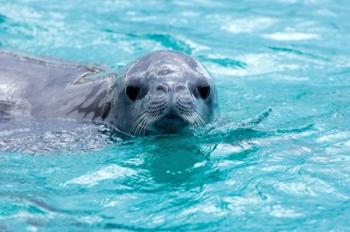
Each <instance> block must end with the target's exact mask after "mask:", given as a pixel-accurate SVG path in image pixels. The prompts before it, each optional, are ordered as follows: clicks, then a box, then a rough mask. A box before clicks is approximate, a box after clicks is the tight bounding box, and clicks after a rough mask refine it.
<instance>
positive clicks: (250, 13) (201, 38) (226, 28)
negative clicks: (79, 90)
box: [0, 0, 350, 231]
mask: <svg viewBox="0 0 350 232" xmlns="http://www.w3.org/2000/svg"><path fill="white" fill-rule="evenodd" d="M349 20H350V6H349V4H348V2H347V1H345V0H337V1H332V0H266V1H257V0H256V1H243V0H236V1H230V0H222V1H206V0H195V1H153V0H151V1H141V0H139V1H138V0H135V1H112V0H106V1H83V0H80V1H78V0H77V1H68V0H64V1H39V0H36V1H27V0H13V1H5V0H0V49H1V50H7V51H13V52H17V53H24V54H29V55H32V56H48V57H55V58H58V59H64V60H71V61H77V62H83V63H96V64H104V65H106V66H107V67H110V68H112V69H114V70H116V71H117V70H118V69H119V68H121V67H123V66H124V65H125V64H127V63H128V62H130V61H131V60H133V59H134V58H136V57H138V56H140V55H142V54H144V53H146V52H150V51H153V50H158V49H174V50H179V51H183V52H185V53H188V54H190V55H192V56H193V57H195V58H196V59H198V60H199V61H200V62H202V63H203V64H204V65H205V66H206V67H207V68H208V70H209V71H210V73H211V74H212V75H213V77H214V78H215V81H216V83H217V88H218V91H219V108H220V109H219V111H220V117H219V118H218V119H216V120H215V121H214V122H213V124H212V125H210V126H209V127H208V128H204V129H203V130H198V131H197V132H196V133H195V134H194V135H188V134H184V135H174V136H164V137H155V138H154V137H150V138H137V139H131V140H128V139H126V140H125V139H123V138H119V137H116V136H114V135H113V134H111V133H110V132H109V131H108V129H107V128H104V127H103V126H100V125H89V124H78V123H73V122H69V123H68V122H45V123H43V122H34V121H29V120H28V121H15V122H11V123H4V122H2V123H0V151H1V153H0V231H2V230H4V231H23V230H24V229H25V230H28V231H37V230H38V231H46V230H52V231H86V230H104V229H115V230H122V231H123V230H124V231H128V230H132V231H133V230H139V231H148V230H159V231H237V230H239V231H244V230H246V231H251V230H259V231H275V230H276V231H280V230H287V231H307V230H316V231H346V230H348V228H350V220H349V219H350V217H349V215H350V187H349V186H350V155H349V154H350V123H349V117H350V98H349V96H350V85H349V75H350V55H349V54H350V48H349V41H350V34H349V32H350V26H349V23H348V22H349ZM0 82H1V79H0ZM0 88H1V84H0Z"/></svg>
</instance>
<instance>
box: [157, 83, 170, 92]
mask: <svg viewBox="0 0 350 232" xmlns="http://www.w3.org/2000/svg"><path fill="white" fill-rule="evenodd" d="M156 90H157V91H161V92H164V93H166V92H168V87H167V86H165V85H158V86H157V88H156Z"/></svg>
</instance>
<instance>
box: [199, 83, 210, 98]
mask: <svg viewBox="0 0 350 232" xmlns="http://www.w3.org/2000/svg"><path fill="white" fill-rule="evenodd" d="M198 93H199V95H200V96H201V98H203V99H207V98H208V97H209V94H210V87H209V86H200V87H198Z"/></svg>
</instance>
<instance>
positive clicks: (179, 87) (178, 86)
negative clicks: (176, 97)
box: [175, 85, 186, 92]
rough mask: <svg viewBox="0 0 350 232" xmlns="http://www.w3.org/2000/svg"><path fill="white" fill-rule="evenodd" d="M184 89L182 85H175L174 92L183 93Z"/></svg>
mask: <svg viewBox="0 0 350 232" xmlns="http://www.w3.org/2000/svg"><path fill="white" fill-rule="evenodd" d="M185 89H186V87H185V86H184V85H177V86H176V87H175V92H181V91H184V90H185Z"/></svg>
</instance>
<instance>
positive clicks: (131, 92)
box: [126, 85, 140, 101]
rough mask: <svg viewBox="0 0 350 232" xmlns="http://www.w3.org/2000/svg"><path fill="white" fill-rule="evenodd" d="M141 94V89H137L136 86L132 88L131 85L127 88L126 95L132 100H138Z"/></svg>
mask: <svg viewBox="0 0 350 232" xmlns="http://www.w3.org/2000/svg"><path fill="white" fill-rule="evenodd" d="M139 94H140V88H139V87H136V86H131V85H129V86H128V87H126V95H127V96H128V97H129V98H130V99H131V100H132V101H135V100H136V98H137V97H138V96H139Z"/></svg>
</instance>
